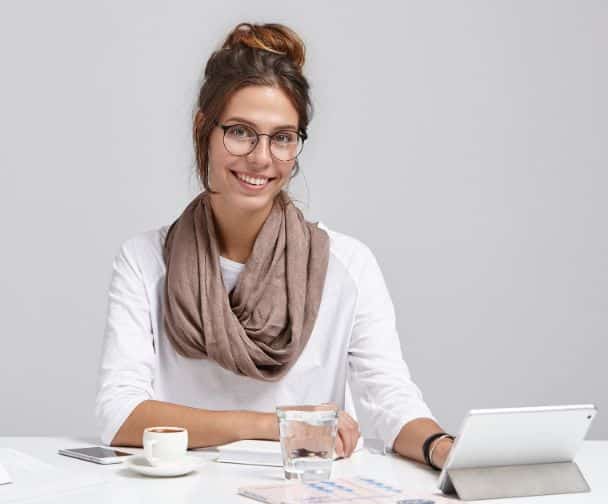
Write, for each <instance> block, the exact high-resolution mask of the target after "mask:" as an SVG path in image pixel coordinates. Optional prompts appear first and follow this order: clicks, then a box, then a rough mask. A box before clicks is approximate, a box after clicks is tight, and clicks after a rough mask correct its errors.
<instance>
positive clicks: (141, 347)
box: [95, 238, 155, 445]
mask: <svg viewBox="0 0 608 504" xmlns="http://www.w3.org/2000/svg"><path fill="white" fill-rule="evenodd" d="M154 366H155V352H154V342H153V332H152V325H151V319H150V303H149V300H148V297H147V294H146V290H145V285H144V282H143V277H142V272H141V269H140V268H139V266H138V264H137V261H136V241H135V238H132V239H131V240H128V241H127V242H125V243H124V244H123V245H122V247H121V248H120V251H119V252H118V254H117V255H116V257H115V259H114V263H113V270H112V278H111V282H110V287H109V291H108V311H107V319H106V327H105V334H104V342H103V350H102V357H101V365H100V370H99V379H98V391H97V398H96V404H95V416H96V419H97V423H98V429H99V432H100V437H101V441H102V442H103V443H104V444H106V445H109V444H110V443H111V442H112V439H113V438H114V436H115V435H116V433H117V432H118V430H119V428H120V427H121V425H122V424H123V422H124V421H125V420H126V419H127V417H128V416H129V414H130V413H131V412H132V411H133V409H134V408H135V407H136V406H137V405H138V404H139V403H141V402H142V401H145V400H147V399H152V398H153V394H154V392H153V377H154Z"/></svg>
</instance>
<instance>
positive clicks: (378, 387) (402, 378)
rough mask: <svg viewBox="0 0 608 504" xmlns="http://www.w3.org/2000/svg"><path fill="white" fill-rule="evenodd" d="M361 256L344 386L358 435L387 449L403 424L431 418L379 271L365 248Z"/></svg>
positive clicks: (372, 257) (370, 253)
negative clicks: (349, 390)
mask: <svg viewBox="0 0 608 504" xmlns="http://www.w3.org/2000/svg"><path fill="white" fill-rule="evenodd" d="M364 255H365V258H364V261H363V265H362V268H361V272H360V276H359V281H358V289H359V291H358V300H357V308H356V311H355V317H354V322H353V329H352V332H351V340H350V344H349V352H348V364H349V383H350V385H351V388H352V389H353V392H354V394H355V398H356V399H358V401H357V400H356V401H355V403H356V405H357V406H358V412H357V413H358V416H359V419H360V421H361V430H362V432H364V433H366V435H368V433H369V435H370V436H372V437H376V438H380V439H382V440H383V441H384V444H385V446H386V447H388V448H390V449H392V447H393V444H394V442H395V439H396V437H397V435H398V434H399V432H400V431H401V428H402V427H403V426H404V425H405V424H406V423H408V422H409V421H411V420H414V419H415V418H431V419H433V420H435V418H434V417H433V415H432V413H431V411H430V409H429V407H428V406H427V405H426V403H425V402H424V400H423V398H422V393H421V392H420V389H419V388H418V387H417V386H416V384H415V383H414V382H413V381H412V379H411V377H410V372H409V369H408V367H407V364H406V363H405V361H404V360H403V355H402V352H401V346H400V343H399V336H398V334H397V329H396V324H395V311H394V308H393V303H392V301H391V298H390V295H389V293H388V289H387V287H386V284H385V281H384V277H383V276H382V272H381V271H380V267H379V266H378V263H377V262H376V259H375V257H374V255H373V254H372V252H371V251H370V250H369V249H368V248H367V247H365V246H364Z"/></svg>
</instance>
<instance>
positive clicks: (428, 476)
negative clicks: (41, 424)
mask: <svg viewBox="0 0 608 504" xmlns="http://www.w3.org/2000/svg"><path fill="white" fill-rule="evenodd" d="M94 444H97V443H95V440H94V439H84V438H50V437H0V448H12V449H14V450H18V451H20V452H23V453H26V454H28V455H31V456H33V457H36V458H37V459H39V460H42V461H43V462H47V463H49V464H51V465H53V466H55V467H58V468H62V469H67V470H69V471H74V472H75V473H84V474H89V475H90V474H94V475H97V476H101V478H103V479H104V480H105V481H106V483H104V484H101V485H97V486H92V487H88V488H84V489H81V490H78V491H75V492H70V493H69V494H63V495H56V496H49V497H47V498H43V499H41V500H36V501H34V502H44V503H46V504H50V503H57V504H59V503H61V504H76V503H78V504H81V503H87V504H100V503H123V502H124V503H142V504H143V503H146V504H151V503H156V502H158V503H171V504H178V503H186V502H188V503H190V502H191V503H198V504H215V503H231V502H234V503H241V504H244V503H248V504H253V503H255V502H256V501H254V500H251V499H248V498H245V497H241V496H239V495H237V494H236V490H237V488H238V487H240V486H245V485H263V484H275V483H277V482H280V481H282V469H280V468H275V467H254V466H244V465H233V464H220V463H217V462H213V461H212V459H213V458H214V457H216V456H217V453H216V452H213V451H192V452H190V453H191V454H192V455H195V456H198V457H201V458H202V459H205V460H207V461H208V462H207V463H206V464H205V465H204V466H203V467H202V468H201V469H200V470H199V471H197V472H195V473H193V474H190V475H188V476H182V477H178V478H166V479H165V478H148V477H145V476H139V475H137V474H135V473H132V472H131V471H129V470H128V469H126V468H125V467H123V465H122V464H116V465H110V466H102V465H98V464H92V463H90V462H84V461H80V460H77V459H73V458H69V457H64V456H62V455H58V454H57V450H58V449H59V448H77V447H82V446H87V445H94ZM125 450H127V451H130V452H133V453H140V452H141V450H137V449H132V448H125ZM576 462H577V463H578V465H579V467H580V468H581V470H582V472H583V474H584V476H585V478H586V479H587V482H588V483H589V485H590V486H591V489H592V491H591V493H586V494H570V495H554V496H544V497H530V498H518V499H503V500H489V501H476V502H479V503H486V504H490V503H491V504H498V503H501V504H532V503H534V504H553V503H564V504H565V503H568V504H589V503H595V504H606V503H608V441H586V442H585V444H584V446H583V448H582V450H581V452H580V453H579V456H578V457H577V459H576ZM357 475H361V476H365V475H367V476H369V477H372V478H376V479H378V480H382V481H385V482H386V483H388V484H393V485H396V486H398V487H400V488H402V489H404V490H406V491H412V490H420V491H423V492H425V493H430V492H433V491H435V488H436V482H437V476H438V474H437V473H436V472H434V471H432V470H430V469H428V468H426V467H425V466H423V465H421V464H417V463H415V462H410V461H408V460H405V459H403V458H401V457H397V456H394V455H385V456H383V455H373V454H370V453H369V452H367V451H366V450H361V451H359V452H357V453H355V454H354V455H353V456H352V457H351V458H350V459H348V460H340V461H338V462H335V463H334V468H333V473H332V476H333V477H339V476H357ZM1 502H3V499H2V487H1V486H0V503H1ZM28 502H31V501H28ZM455 502H459V501H458V500H456V499H455Z"/></svg>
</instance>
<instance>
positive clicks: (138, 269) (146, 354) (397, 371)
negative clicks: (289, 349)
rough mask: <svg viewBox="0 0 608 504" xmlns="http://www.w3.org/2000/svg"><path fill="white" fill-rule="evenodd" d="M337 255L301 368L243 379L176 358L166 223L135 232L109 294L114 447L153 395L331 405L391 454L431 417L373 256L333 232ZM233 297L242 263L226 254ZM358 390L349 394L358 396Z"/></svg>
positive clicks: (108, 414) (267, 406)
mask: <svg viewBox="0 0 608 504" xmlns="http://www.w3.org/2000/svg"><path fill="white" fill-rule="evenodd" d="M319 227H321V228H322V229H325V230H326V231H327V233H328V234H329V237H330V257H329V264H328V269H327V276H326V280H325V285H324V289H323V293H322V297H321V304H320V307H319V312H318V317H317V320H316V322H315V326H314V329H313V331H312V334H311V336H310V339H309V341H308V343H307V345H306V347H305V348H304V351H303V352H302V354H301V355H300V357H299V358H298V361H297V362H296V364H295V365H294V366H293V367H292V368H291V369H290V371H289V372H288V373H287V374H286V375H285V376H284V377H283V378H282V379H281V380H279V381H278V382H265V381H258V380H254V379H252V378H249V377H245V376H239V375H236V374H234V373H232V372H230V371H228V370H226V369H224V368H222V367H220V366H219V365H218V364H217V363H215V362H214V361H211V360H208V359H202V360H201V359H189V358H186V357H182V356H181V355H179V354H177V353H176V352H175V350H174V349H173V347H172V345H171V343H170V341H169V340H168V338H167V336H166V334H165V331H164V326H163V313H162V300H163V296H164V285H165V264H164V261H163V254H162V248H163V244H164V240H165V237H166V234H167V231H168V226H164V227H162V228H160V229H158V230H154V231H149V232H145V233H141V234H138V235H136V236H134V237H132V238H131V239H129V240H127V241H126V242H125V243H124V244H123V245H122V247H121V248H120V251H119V252H118V254H117V256H116V258H115V260H114V264H113V272H112V279H111V283H110V288H109V301H108V313H107V323H106V329H105V338H104V347H103V353H102V359H101V367H100V375H99V388H98V394H97V400H96V408H95V409H96V417H97V420H98V423H99V429H100V434H101V440H102V442H103V443H105V444H110V442H111V441H112V439H113V438H114V435H115V434H116V432H117V431H118V429H119V428H120V426H121V425H122V423H123V422H124V421H125V420H126V418H127V417H128V416H129V414H130V413H131V412H132V411H133V409H134V408H135V407H136V406H137V405H138V404H139V403H141V402H142V401H145V400H149V399H154V400H158V401H167V402H171V403H177V404H183V405H186V406H190V407H196V408H205V409H211V410H237V409H238V410H243V409H248V410H252V411H267V412H271V411H274V409H275V407H276V406H279V405H287V404H318V403H326V402H332V403H335V404H337V405H338V406H339V407H340V408H341V409H344V410H346V411H347V412H349V413H350V414H351V415H353V416H354V417H355V418H357V419H358V421H359V423H360V429H361V432H362V434H363V436H364V437H373V438H380V439H382V440H383V441H384V443H385V445H386V446H387V447H389V448H391V447H392V446H393V442H394V440H395V438H396V437H397V435H398V434H399V431H400V430H401V428H402V427H403V426H404V425H405V424H406V423H407V422H409V421H410V420H413V419H415V418H421V417H426V418H433V416H432V414H431V411H430V410H429V408H428V406H427V405H426V404H425V402H424V401H423V399H422V394H421V393H420V390H419V389H418V387H417V386H416V385H415V384H414V383H413V382H412V380H411V378H410V373H409V370H408V367H407V365H406V363H405V361H404V360H403V357H402V353H401V347H400V344H399V338H398V335H397V331H396V327H395V313H394V309H393V304H392V301H391V298H390V296H389V293H388V290H387V288H386V284H385V282H384V278H383V276H382V273H381V271H380V268H379V267H378V264H377V262H376V260H375V257H374V255H373V254H372V252H371V251H370V250H369V248H367V247H366V246H365V245H364V244H363V243H361V242H360V241H358V240H356V239H354V238H352V237H349V236H346V235H344V234H341V233H337V232H335V231H331V230H329V229H327V227H326V226H324V225H323V224H321V223H320V224H319ZM220 265H221V270H222V275H223V278H224V283H225V285H226V290H227V291H230V290H231V289H232V287H233V286H234V284H235V283H236V281H237V279H238V274H239V272H240V269H242V265H240V264H239V263H235V262H234V261H229V260H227V259H225V258H221V264H220ZM351 391H352V394H351Z"/></svg>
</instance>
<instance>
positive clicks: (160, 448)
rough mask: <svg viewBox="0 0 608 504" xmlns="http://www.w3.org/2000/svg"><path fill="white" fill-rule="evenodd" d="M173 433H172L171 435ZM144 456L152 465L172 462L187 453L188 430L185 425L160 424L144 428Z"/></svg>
mask: <svg viewBox="0 0 608 504" xmlns="http://www.w3.org/2000/svg"><path fill="white" fill-rule="evenodd" d="M169 434H171V435H169ZM142 445H143V447H144V457H146V459H147V460H148V462H149V463H150V465H153V466H158V465H162V464H165V463H172V462H175V461H176V460H179V459H181V458H182V457H184V456H185V455H186V451H187V450H188V431H187V430H186V429H184V428H183V427H177V426H176V427H173V426H166V425H162V426H161V425H159V426H156V427H148V428H147V429H144V435H143V439H142Z"/></svg>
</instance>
